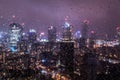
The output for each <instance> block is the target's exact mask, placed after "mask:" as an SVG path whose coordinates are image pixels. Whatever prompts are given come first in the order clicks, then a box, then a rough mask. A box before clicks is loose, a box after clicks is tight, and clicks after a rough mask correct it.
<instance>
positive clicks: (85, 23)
mask: <svg viewBox="0 0 120 80" xmlns="http://www.w3.org/2000/svg"><path fill="white" fill-rule="evenodd" d="M88 24H89V21H88V20H84V21H83V23H82V26H81V28H82V29H81V33H82V38H85V39H87V38H88V29H89V27H88Z"/></svg>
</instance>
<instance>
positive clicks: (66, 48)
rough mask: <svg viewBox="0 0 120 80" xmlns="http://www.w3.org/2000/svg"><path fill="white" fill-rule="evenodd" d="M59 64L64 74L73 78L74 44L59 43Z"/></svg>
mask: <svg viewBox="0 0 120 80" xmlns="http://www.w3.org/2000/svg"><path fill="white" fill-rule="evenodd" d="M60 64H61V65H63V68H64V72H65V73H67V74H69V75H70V76H71V77H73V72H74V42H61V43H60Z"/></svg>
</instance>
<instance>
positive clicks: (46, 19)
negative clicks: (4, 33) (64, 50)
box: [0, 0, 120, 36]
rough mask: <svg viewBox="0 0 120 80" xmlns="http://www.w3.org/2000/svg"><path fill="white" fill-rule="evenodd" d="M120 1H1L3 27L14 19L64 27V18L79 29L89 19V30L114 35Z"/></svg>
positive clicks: (37, 25)
mask: <svg viewBox="0 0 120 80" xmlns="http://www.w3.org/2000/svg"><path fill="white" fill-rule="evenodd" d="M119 4H120V0H50V1H48V0H0V29H1V30H6V29H7V28H8V26H9V24H10V23H11V22H17V23H20V24H22V25H24V27H25V28H24V29H25V30H28V28H34V29H36V30H37V32H42V31H45V32H46V30H47V29H46V28H48V27H49V26H51V25H53V26H56V27H57V28H58V29H61V25H63V24H64V22H65V17H66V16H69V22H70V24H72V25H73V26H74V31H76V30H78V29H79V30H80V28H81V22H82V21H84V20H86V19H87V20H89V21H90V30H95V31H97V32H98V34H102V33H105V34H106V33H107V34H110V35H111V36H113V35H114V33H115V28H116V27H118V26H120V15H119V14H120V5H119Z"/></svg>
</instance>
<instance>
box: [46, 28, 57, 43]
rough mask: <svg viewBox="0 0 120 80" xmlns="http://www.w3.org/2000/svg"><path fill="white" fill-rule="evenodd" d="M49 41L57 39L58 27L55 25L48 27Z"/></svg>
mask: <svg viewBox="0 0 120 80" xmlns="http://www.w3.org/2000/svg"><path fill="white" fill-rule="evenodd" d="M48 41H49V42H55V41H56V28H55V27H53V26H51V27H49V28H48Z"/></svg>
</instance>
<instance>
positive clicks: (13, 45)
mask: <svg viewBox="0 0 120 80" xmlns="http://www.w3.org/2000/svg"><path fill="white" fill-rule="evenodd" d="M22 30H23V27H22V26H21V25H20V24H18V23H12V24H10V25H9V47H10V50H11V51H12V52H14V51H17V42H18V41H19V40H20V38H21V34H22Z"/></svg>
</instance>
